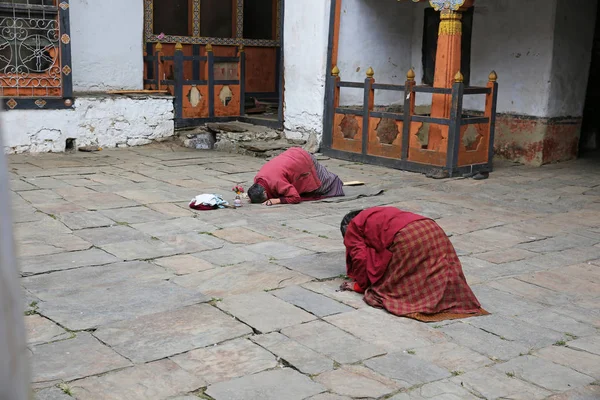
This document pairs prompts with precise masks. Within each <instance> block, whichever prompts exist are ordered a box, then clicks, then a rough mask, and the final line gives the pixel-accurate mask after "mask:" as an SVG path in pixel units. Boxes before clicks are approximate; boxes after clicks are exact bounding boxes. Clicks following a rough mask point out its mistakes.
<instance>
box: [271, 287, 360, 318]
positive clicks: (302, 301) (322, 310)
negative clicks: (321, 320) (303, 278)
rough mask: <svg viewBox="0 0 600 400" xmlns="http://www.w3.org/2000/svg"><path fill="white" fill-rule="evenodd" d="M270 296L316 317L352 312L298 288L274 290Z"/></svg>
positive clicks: (334, 302) (335, 302) (351, 309)
mask: <svg viewBox="0 0 600 400" xmlns="http://www.w3.org/2000/svg"><path fill="white" fill-rule="evenodd" d="M271 294H273V295H274V296H277V297H279V298H280V299H281V300H284V301H286V302H288V303H290V304H293V305H295V306H296V307H300V308H302V309H303V310H306V311H308V312H309V313H311V314H314V315H316V316H317V317H326V316H328V315H334V314H341V313H344V312H349V311H354V309H353V308H351V307H348V306H346V305H344V304H341V303H338V302H337V301H335V300H332V299H330V298H329V297H325V296H323V295H320V294H317V293H315V292H311V291H310V290H307V289H304V288H302V287H299V286H288V287H286V288H285V289H279V290H276V291H274V292H272V293H271Z"/></svg>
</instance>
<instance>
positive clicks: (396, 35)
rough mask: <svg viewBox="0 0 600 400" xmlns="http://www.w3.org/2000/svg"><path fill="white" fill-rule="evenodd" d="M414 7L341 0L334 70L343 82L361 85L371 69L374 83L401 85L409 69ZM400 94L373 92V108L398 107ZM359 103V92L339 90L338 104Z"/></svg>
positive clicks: (393, 1) (384, 0)
mask: <svg viewBox="0 0 600 400" xmlns="http://www.w3.org/2000/svg"><path fill="white" fill-rule="evenodd" d="M413 7H414V4H412V3H410V2H404V3H398V1H397V0H378V1H372V0H342V10H341V15H340V39H339V52H338V62H337V65H338V68H339V69H340V71H341V72H340V77H341V79H342V80H343V81H351V82H362V81H364V79H365V78H366V75H365V73H366V71H367V69H368V68H369V67H372V68H373V70H374V71H375V81H376V82H377V83H391V84H397V85H402V84H404V82H405V80H406V73H407V72H408V70H409V69H410V67H411V38H412V31H413V15H412V10H413ZM402 97H403V96H402V94H401V93H400V92H391V91H376V92H375V104H376V105H390V104H402V103H403V99H402ZM362 102H363V91H362V90H361V89H342V90H341V94H340V104H341V105H358V104H362Z"/></svg>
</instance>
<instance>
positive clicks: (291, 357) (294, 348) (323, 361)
mask: <svg viewBox="0 0 600 400" xmlns="http://www.w3.org/2000/svg"><path fill="white" fill-rule="evenodd" d="M250 339H251V340H252V341H253V342H255V343H257V344H259V345H260V346H262V347H264V348H265V349H267V350H269V351H270V352H271V353H273V354H275V355H276V356H277V357H280V358H281V359H283V360H285V361H286V362H287V363H288V364H290V365H291V366H293V367H294V368H296V369H297V370H299V371H300V372H302V373H304V374H308V375H317V374H320V373H322V372H325V371H331V370H332V369H333V360H332V359H330V358H327V357H325V356H324V355H322V354H319V353H317V352H316V351H313V350H311V349H309V348H308V347H306V346H303V345H301V344H300V343H298V342H296V341H294V340H292V339H290V338H288V337H287V336H284V335H282V334H281V333H277V332H273V333H268V334H266V335H255V336H252V337H251V338H250Z"/></svg>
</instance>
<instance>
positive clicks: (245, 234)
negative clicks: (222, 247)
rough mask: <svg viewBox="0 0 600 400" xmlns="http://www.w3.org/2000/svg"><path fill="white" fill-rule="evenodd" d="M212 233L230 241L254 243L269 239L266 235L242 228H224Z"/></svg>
mask: <svg viewBox="0 0 600 400" xmlns="http://www.w3.org/2000/svg"><path fill="white" fill-rule="evenodd" d="M213 234H214V235H215V236H216V237H218V238H221V239H223V240H226V241H228V242H230V243H238V244H254V243H260V242H266V241H268V240H270V238H269V237H268V236H264V235H261V234H260V233H256V232H253V231H251V230H249V229H244V228H225V229H219V230H217V231H214V232H213Z"/></svg>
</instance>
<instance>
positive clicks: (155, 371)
mask: <svg viewBox="0 0 600 400" xmlns="http://www.w3.org/2000/svg"><path fill="white" fill-rule="evenodd" d="M204 385H205V382H204V381H203V380H202V379H201V378H200V377H196V376H193V375H192V374H190V373H188V372H186V371H184V370H182V369H181V368H179V367H178V366H177V364H175V363H174V362H173V361H171V360H161V361H156V362H153V363H149V364H144V365H136V366H135V367H133V368H127V369H124V370H121V371H118V372H112V373H109V374H106V375H102V376H98V377H90V378H86V379H83V380H80V381H77V382H74V383H73V385H72V387H73V393H74V395H75V397H76V398H77V399H81V400H104V399H115V400H147V399H164V398H166V397H170V396H176V395H178V394H184V393H188V392H191V391H193V390H196V389H198V388H199V387H202V386H204Z"/></svg>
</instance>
